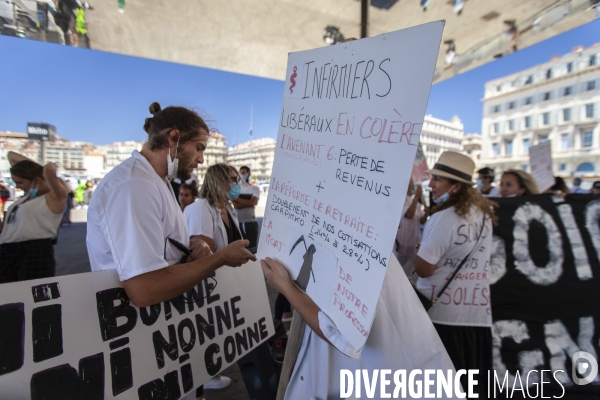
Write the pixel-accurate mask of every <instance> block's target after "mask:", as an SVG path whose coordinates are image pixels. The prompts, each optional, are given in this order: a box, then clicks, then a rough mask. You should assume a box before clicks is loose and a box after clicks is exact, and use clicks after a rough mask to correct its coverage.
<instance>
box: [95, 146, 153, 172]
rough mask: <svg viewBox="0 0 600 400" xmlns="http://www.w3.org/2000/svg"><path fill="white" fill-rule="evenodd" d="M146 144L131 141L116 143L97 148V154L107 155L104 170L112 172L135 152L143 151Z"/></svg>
mask: <svg viewBox="0 0 600 400" xmlns="http://www.w3.org/2000/svg"><path fill="white" fill-rule="evenodd" d="M143 145H144V142H135V141H133V140H129V141H126V142H115V143H111V144H107V145H102V146H96V148H95V150H94V151H95V152H96V153H98V154H103V155H105V165H104V169H105V171H106V172H108V171H110V170H111V169H113V168H114V167H116V166H117V165H119V164H121V163H122V162H123V161H125V160H127V159H128V158H129V157H131V153H133V152H134V151H135V150H137V151H140V150H142V146H143Z"/></svg>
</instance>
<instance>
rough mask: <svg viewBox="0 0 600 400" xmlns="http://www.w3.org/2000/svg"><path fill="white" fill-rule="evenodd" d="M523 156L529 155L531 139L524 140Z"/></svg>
mask: <svg viewBox="0 0 600 400" xmlns="http://www.w3.org/2000/svg"><path fill="white" fill-rule="evenodd" d="M523 154H529V139H523Z"/></svg>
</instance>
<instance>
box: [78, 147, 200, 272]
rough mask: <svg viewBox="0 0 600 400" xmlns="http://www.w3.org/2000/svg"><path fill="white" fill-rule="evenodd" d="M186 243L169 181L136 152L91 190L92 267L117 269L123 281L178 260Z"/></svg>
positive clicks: (89, 241)
mask: <svg viewBox="0 0 600 400" xmlns="http://www.w3.org/2000/svg"><path fill="white" fill-rule="evenodd" d="M167 238H172V239H174V240H177V241H178V242H180V243H182V244H183V245H185V246H188V245H189V237H188V233H187V228H186V224H185V218H184V217H183V213H182V212H181V208H179V205H178V204H177V201H176V200H175V194H174V193H173V189H172V188H171V185H170V184H169V182H168V181H167V180H166V179H165V180H162V179H161V178H160V177H159V176H158V174H157V173H156V171H155V170H154V168H152V165H150V163H149V162H148V160H147V159H146V158H145V157H144V156H142V155H141V154H140V153H139V152H137V151H134V152H133V153H132V156H131V158H128V159H127V160H125V161H123V162H122V163H121V164H119V165H118V166H116V167H115V168H114V169H113V170H112V171H111V172H109V173H108V174H107V175H106V177H105V178H104V179H102V181H100V184H99V185H98V187H97V188H96V190H95V191H94V196H93V197H92V201H91V203H90V207H89V210H88V217H87V240H86V241H87V248H88V253H89V256H90V264H91V267H92V271H99V270H105V269H116V270H117V272H118V273H119V278H120V279H121V281H125V280H127V279H130V278H133V277H134V276H137V275H141V274H144V273H146V272H151V271H155V270H159V269H162V268H165V267H167V266H168V265H172V264H175V263H176V262H178V261H179V260H180V259H181V257H182V253H181V251H180V250H178V249H177V248H175V247H174V246H173V245H172V244H171V243H170V242H169V241H167Z"/></svg>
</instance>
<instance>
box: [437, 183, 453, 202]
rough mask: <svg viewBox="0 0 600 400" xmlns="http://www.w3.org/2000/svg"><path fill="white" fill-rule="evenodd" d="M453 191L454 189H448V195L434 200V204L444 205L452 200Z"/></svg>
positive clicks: (445, 194)
mask: <svg viewBox="0 0 600 400" xmlns="http://www.w3.org/2000/svg"><path fill="white" fill-rule="evenodd" d="M451 190H452V187H451V188H450V189H448V191H447V192H446V193H444V194H443V195H441V196H440V197H438V198H437V199H435V200H433V202H434V203H435V204H442V203H443V202H445V201H447V200H448V199H449V198H450V191H451Z"/></svg>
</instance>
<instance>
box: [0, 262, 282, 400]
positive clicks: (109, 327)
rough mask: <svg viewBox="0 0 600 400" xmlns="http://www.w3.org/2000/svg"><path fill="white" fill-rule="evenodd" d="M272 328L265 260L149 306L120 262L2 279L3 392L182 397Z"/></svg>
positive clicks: (92, 399)
mask: <svg viewBox="0 0 600 400" xmlns="http://www.w3.org/2000/svg"><path fill="white" fill-rule="evenodd" d="M273 333H274V328H273V322H272V317H271V310H270V307H269V302H268V298H267V293H266V288H265V282H264V278H263V274H262V271H261V269H260V266H259V265H258V262H255V263H252V262H251V263H248V264H246V265H244V266H243V267H241V268H229V267H223V268H221V269H219V270H217V272H216V273H215V274H214V275H213V276H211V277H209V278H207V279H206V280H204V281H203V282H201V283H200V284H199V285H197V286H196V288H194V289H193V290H191V291H189V292H187V293H185V294H184V295H182V296H180V297H177V298H175V299H172V300H171V301H166V302H163V303H159V304H156V305H154V306H150V307H146V308H143V309H139V308H137V307H136V306H134V305H133V304H131V303H130V301H129V299H128V297H127V295H126V293H125V290H124V289H123V286H122V285H121V283H120V282H119V278H118V275H117V273H116V271H114V270H113V271H103V272H90V273H86V274H79V275H69V276H62V277H56V278H47V279H38V280H32V281H25V282H15V283H8V284H3V285H0V398H2V399H11V400H18V399H32V400H36V399H47V398H61V399H62V398H65V399H67V398H68V399H85V400H96V399H98V400H100V399H112V398H127V399H140V400H149V399H178V398H180V396H182V395H183V394H185V393H189V392H191V391H192V390H195V389H196V388H197V387H199V386H200V385H201V384H203V383H204V382H206V381H207V380H208V379H210V377H211V376H214V375H215V374H217V373H218V372H219V371H222V370H223V369H225V368H227V366H229V365H231V364H232V363H234V362H235V361H236V360H237V359H239V358H240V357H241V356H243V355H245V354H247V353H248V352H250V351H252V350H253V349H254V348H256V347H257V346H258V345H259V344H260V343H262V342H264V341H265V340H266V339H267V338H268V337H269V336H271V335H273ZM49 394H51V397H48V395H49ZM117 396H118V397H117Z"/></svg>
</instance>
